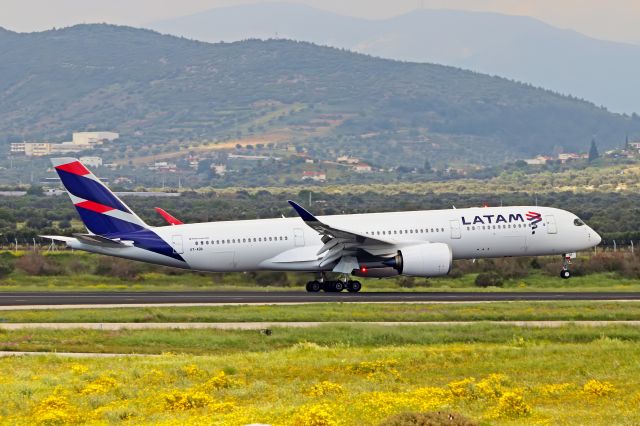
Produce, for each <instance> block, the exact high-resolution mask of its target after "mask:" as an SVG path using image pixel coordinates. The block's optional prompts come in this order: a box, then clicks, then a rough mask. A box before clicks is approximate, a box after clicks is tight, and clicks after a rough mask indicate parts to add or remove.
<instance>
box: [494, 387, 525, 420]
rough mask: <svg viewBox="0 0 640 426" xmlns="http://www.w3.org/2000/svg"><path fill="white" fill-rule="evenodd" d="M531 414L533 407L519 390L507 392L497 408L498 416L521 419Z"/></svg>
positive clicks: (496, 413)
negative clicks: (525, 400)
mask: <svg viewBox="0 0 640 426" xmlns="http://www.w3.org/2000/svg"><path fill="white" fill-rule="evenodd" d="M530 414H531V407H530V406H529V405H528V404H527V403H525V402H524V398H523V397H522V395H521V394H520V393H518V392H512V391H509V392H505V393H504V394H503V395H502V396H501V397H500V399H499V400H498V406H497V407H496V409H495V415H496V417H502V418H509V419H519V418H521V417H526V416H528V415H530Z"/></svg>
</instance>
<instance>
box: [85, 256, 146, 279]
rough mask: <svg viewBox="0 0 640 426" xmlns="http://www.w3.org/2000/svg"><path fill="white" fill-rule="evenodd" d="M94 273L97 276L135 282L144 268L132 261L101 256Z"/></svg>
mask: <svg viewBox="0 0 640 426" xmlns="http://www.w3.org/2000/svg"><path fill="white" fill-rule="evenodd" d="M94 272H95V274H97V275H107V276H110V277H116V278H121V279H125V280H133V279H135V278H137V277H138V275H139V274H140V272H142V267H141V265H140V264H138V263H136V262H133V261H131V260H126V259H120V258H117V257H108V256H101V257H100V259H99V260H98V265H97V266H96V269H95V271H94Z"/></svg>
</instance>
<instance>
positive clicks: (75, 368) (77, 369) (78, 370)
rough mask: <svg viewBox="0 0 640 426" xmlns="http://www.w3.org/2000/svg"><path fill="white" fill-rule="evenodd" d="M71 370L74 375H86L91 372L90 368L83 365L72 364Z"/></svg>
mask: <svg viewBox="0 0 640 426" xmlns="http://www.w3.org/2000/svg"><path fill="white" fill-rule="evenodd" d="M70 368H71V371H72V372H73V373H74V374H84V373H86V372H88V371H89V367H87V366H86V365H82V364H72V365H71V367H70Z"/></svg>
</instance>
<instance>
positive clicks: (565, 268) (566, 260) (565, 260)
mask: <svg viewBox="0 0 640 426" xmlns="http://www.w3.org/2000/svg"><path fill="white" fill-rule="evenodd" d="M572 257H575V254H573V256H572V255H571V254H566V253H565V254H563V255H562V271H560V278H562V279H563V280H568V279H569V278H571V272H569V266H570V265H571V258H572Z"/></svg>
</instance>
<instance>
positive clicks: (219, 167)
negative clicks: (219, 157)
mask: <svg viewBox="0 0 640 426" xmlns="http://www.w3.org/2000/svg"><path fill="white" fill-rule="evenodd" d="M211 168H212V169H213V171H215V172H216V174H217V175H218V176H224V175H225V174H226V173H227V166H226V165H225V164H213V165H212V166H211Z"/></svg>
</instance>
